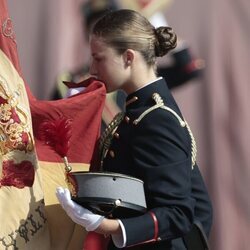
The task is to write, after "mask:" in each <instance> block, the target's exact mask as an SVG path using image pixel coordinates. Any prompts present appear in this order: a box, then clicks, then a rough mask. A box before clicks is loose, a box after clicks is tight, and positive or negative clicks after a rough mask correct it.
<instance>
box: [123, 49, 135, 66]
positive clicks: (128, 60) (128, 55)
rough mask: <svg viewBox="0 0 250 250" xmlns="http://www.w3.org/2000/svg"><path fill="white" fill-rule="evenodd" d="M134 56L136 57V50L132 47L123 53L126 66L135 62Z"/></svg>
mask: <svg viewBox="0 0 250 250" xmlns="http://www.w3.org/2000/svg"><path fill="white" fill-rule="evenodd" d="M134 58H135V52H134V50H132V49H127V50H126V51H125V52H124V53H123V59H124V63H125V66H126V67H128V66H130V65H131V64H132V63H133V61H134Z"/></svg>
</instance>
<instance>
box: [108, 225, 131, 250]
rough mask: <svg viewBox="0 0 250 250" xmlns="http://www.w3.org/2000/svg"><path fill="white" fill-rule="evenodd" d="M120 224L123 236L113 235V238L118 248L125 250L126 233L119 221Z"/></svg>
mask: <svg viewBox="0 0 250 250" xmlns="http://www.w3.org/2000/svg"><path fill="white" fill-rule="evenodd" d="M118 222H119V224H120V227H121V229H122V234H112V235H111V237H112V240H113V242H114V244H115V246H116V247H117V248H123V247H125V246H126V241H127V237H126V231H125V227H124V225H123V223H122V222H121V221H120V220H118Z"/></svg>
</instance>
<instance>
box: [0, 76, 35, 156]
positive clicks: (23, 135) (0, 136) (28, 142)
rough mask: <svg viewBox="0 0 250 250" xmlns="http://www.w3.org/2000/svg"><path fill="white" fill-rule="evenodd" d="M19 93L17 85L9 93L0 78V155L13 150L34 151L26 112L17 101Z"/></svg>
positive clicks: (19, 87) (4, 82)
mask: <svg viewBox="0 0 250 250" xmlns="http://www.w3.org/2000/svg"><path fill="white" fill-rule="evenodd" d="M21 91H22V89H21V85H19V86H17V89H16V90H15V91H13V93H11V92H10V90H9V89H8V84H7V83H6V81H5V79H4V78H3V77H2V76H0V153H1V154H3V155H4V154H7V153H8V152H10V151H13V150H15V149H18V150H21V151H25V152H27V151H32V150H33V149H34V143H33V139H32V136H31V133H30V130H31V128H30V125H29V124H30V123H31V122H29V120H28V111H26V110H25V109H24V108H22V107H20V105H19V101H18V99H19V97H20V95H21V94H20V93H21Z"/></svg>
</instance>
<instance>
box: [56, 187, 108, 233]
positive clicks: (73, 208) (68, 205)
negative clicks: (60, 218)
mask: <svg viewBox="0 0 250 250" xmlns="http://www.w3.org/2000/svg"><path fill="white" fill-rule="evenodd" d="M56 196H57V199H58V200H59V202H60V204H61V206H62V207H63V209H64V210H65V211H66V213H67V214H68V216H69V217H70V218H71V219H72V220H73V221H74V222H75V223H77V224H79V225H81V226H83V227H85V229H86V230H87V231H94V230H95V229H97V228H98V227H99V225H100V224H101V223H102V221H103V219H104V216H101V215H98V214H94V213H92V212H91V211H89V210H88V209H86V208H84V207H82V206H80V205H78V204H77V203H75V202H74V201H72V200H71V196H70V192H69V190H68V189H67V188H62V187H58V188H57V189H56Z"/></svg>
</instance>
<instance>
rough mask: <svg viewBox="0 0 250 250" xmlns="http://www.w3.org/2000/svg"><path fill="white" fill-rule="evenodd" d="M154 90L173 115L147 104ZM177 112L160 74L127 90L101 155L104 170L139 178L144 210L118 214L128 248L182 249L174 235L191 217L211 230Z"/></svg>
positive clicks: (209, 212) (206, 200)
mask: <svg viewBox="0 0 250 250" xmlns="http://www.w3.org/2000/svg"><path fill="white" fill-rule="evenodd" d="M154 93H158V94H159V96H160V97H161V98H162V100H163V102H164V105H165V106H166V107H168V108H170V109H171V110H172V111H174V112H176V114H177V115H175V114H174V112H171V110H170V111H168V110H166V109H162V108H155V109H153V110H150V108H152V107H155V106H154V105H155V104H156V102H155V100H154V99H153V98H152V96H153V94H154ZM145 111H147V112H146V113H145ZM142 114H143V115H142ZM178 116H179V117H180V118H181V119H182V120H183V117H182V115H181V112H180V110H179V108H178V106H177V104H176V102H175V100H174V98H173V97H172V95H171V93H170V91H169V89H168V87H167V84H166V82H165V80H163V79H159V80H157V81H155V82H154V83H152V84H149V85H147V86H145V87H143V88H141V89H139V90H138V91H136V92H134V93H133V94H130V95H129V96H128V97H127V105H126V112H125V116H124V118H123V120H122V122H121V123H120V125H119V126H118V128H117V130H116V132H115V134H114V137H113V139H112V143H111V145H110V147H109V151H108V153H107V155H106V157H105V159H104V161H103V169H104V170H105V171H111V172H117V173H122V174H126V175H130V176H134V177H136V178H139V179H141V180H143V181H144V189H145V196H146V202H147V208H148V212H147V213H146V214H144V215H141V216H137V217H133V218H125V219H124V218H123V219H121V221H122V223H123V225H124V227H125V231H126V237H127V246H133V245H136V246H135V247H131V248H129V249H165V250H166V249H186V248H185V247H184V245H183V244H182V243H180V242H178V238H179V239H180V238H181V237H183V236H184V235H185V234H186V233H187V232H188V231H189V230H190V228H191V226H192V224H193V222H194V220H199V221H200V222H201V223H202V225H203V227H204V229H205V232H206V233H207V234H208V233H209V231H210V227H211V222H212V206H211V202H210V199H209V197H208V194H207V191H206V187H205V185H204V182H203V180H202V176H201V174H200V171H199V169H198V166H197V165H195V166H193V167H192V160H191V151H192V148H191V138H190V133H189V132H188V130H187V128H186V127H182V126H181V125H180V120H179V119H178ZM138 118H139V120H138ZM152 214H153V215H154V218H153V217H152ZM154 219H157V221H156V220H154ZM175 239H177V240H175ZM175 244H177V245H178V244H179V245H180V246H179V247H174V245H175ZM110 249H116V248H114V247H113V248H112V247H110Z"/></svg>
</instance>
